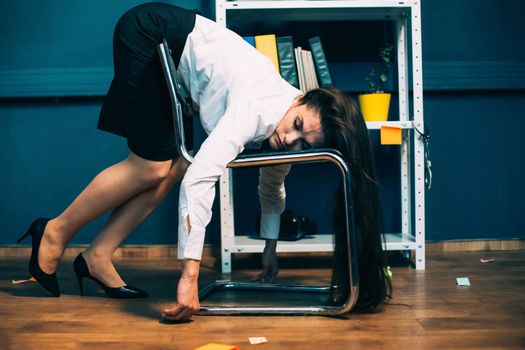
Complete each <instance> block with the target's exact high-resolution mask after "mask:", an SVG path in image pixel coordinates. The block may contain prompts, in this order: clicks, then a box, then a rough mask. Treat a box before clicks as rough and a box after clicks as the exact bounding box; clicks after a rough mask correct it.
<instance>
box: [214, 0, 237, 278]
mask: <svg viewBox="0 0 525 350" xmlns="http://www.w3.org/2000/svg"><path fill="white" fill-rule="evenodd" d="M215 17H216V18H215V21H216V22H217V23H218V24H221V25H223V26H224V27H226V8H225V7H224V0H216V1H215ZM232 187H233V184H232V170H231V169H229V168H228V169H226V171H225V172H224V174H223V175H221V178H220V180H219V196H220V201H219V202H220V210H221V214H220V220H221V268H222V273H231V272H232V263H231V260H232V249H233V246H234V244H235V224H234V218H233V192H232Z"/></svg>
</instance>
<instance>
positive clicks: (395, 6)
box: [222, 0, 413, 21]
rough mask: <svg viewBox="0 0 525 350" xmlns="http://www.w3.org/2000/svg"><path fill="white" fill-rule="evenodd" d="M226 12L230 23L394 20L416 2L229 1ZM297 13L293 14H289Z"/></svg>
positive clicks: (379, 0)
mask: <svg viewBox="0 0 525 350" xmlns="http://www.w3.org/2000/svg"><path fill="white" fill-rule="evenodd" d="M222 6H223V9H224V10H226V11H228V10H235V11H229V12H228V20H255V21H257V20H260V19H261V18H271V19H272V20H286V21H311V20H330V21H337V20H341V21H347V20H363V19H364V18H366V20H392V19H395V18H401V17H404V16H406V15H407V11H408V9H409V8H410V7H411V6H413V2H412V1H392V0H350V1H348V0H347V1H341V0H332V1H300V0H297V1H263V0H261V1H227V2H225V3H224V4H223V5H222ZM341 9H345V10H346V9H352V11H341ZM286 10H293V11H286Z"/></svg>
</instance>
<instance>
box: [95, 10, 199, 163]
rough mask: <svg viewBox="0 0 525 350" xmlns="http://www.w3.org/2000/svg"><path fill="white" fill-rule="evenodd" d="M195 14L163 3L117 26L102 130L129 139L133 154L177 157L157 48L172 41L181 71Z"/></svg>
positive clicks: (189, 122)
mask: <svg viewBox="0 0 525 350" xmlns="http://www.w3.org/2000/svg"><path fill="white" fill-rule="evenodd" d="M195 16H196V12H195V11H190V10H186V9H182V8H180V7H176V6H173V5H169V4H163V3H147V4H143V5H139V6H137V7H134V8H132V9H131V10H129V11H128V12H126V13H125V14H124V15H123V16H122V17H121V18H120V20H119V21H118V23H117V25H116V28H115V32H114V36H113V62H114V69H115V76H114V78H113V81H112V82H111V86H110V87H109V91H108V93H107V95H106V97H105V98H104V102H103V104H102V109H101V111H100V117H99V120H98V126H97V127H98V128H99V129H100V130H104V131H108V132H110V133H113V134H116V135H120V136H123V137H125V138H126V139H127V142H128V147H129V149H130V150H131V151H132V152H133V153H135V154H136V155H138V156H139V157H141V158H144V159H148V160H153V161H165V160H169V159H174V158H176V156H177V155H178V151H177V148H176V144H175V139H174V134H173V118H172V114H171V103H170V99H169V95H168V87H167V85H166V81H165V78H164V73H163V72H162V67H161V64H160V58H159V55H158V53H157V45H158V44H159V43H161V42H162V40H163V39H166V40H167V41H168V45H169V47H170V49H171V52H172V57H173V60H174V62H175V64H176V65H177V66H178V64H179V61H180V57H181V55H182V51H183V49H184V45H185V43H186V38H187V37H188V35H189V33H190V32H191V31H192V30H193V27H194V26H195ZM192 124H193V123H192V120H191V117H188V118H186V120H185V122H184V126H185V135H186V139H187V141H188V142H187V144H186V147H187V148H188V149H192V148H193V147H192V146H193V145H192V143H193V142H192V135H193V130H192Z"/></svg>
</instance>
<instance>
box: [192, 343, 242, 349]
mask: <svg viewBox="0 0 525 350" xmlns="http://www.w3.org/2000/svg"><path fill="white" fill-rule="evenodd" d="M195 350H238V349H237V347H236V346H234V345H225V344H217V343H209V344H206V345H203V346H199V347H198V348H196V349H195Z"/></svg>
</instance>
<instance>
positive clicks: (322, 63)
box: [308, 36, 334, 87]
mask: <svg viewBox="0 0 525 350" xmlns="http://www.w3.org/2000/svg"><path fill="white" fill-rule="evenodd" d="M308 41H309V42H310V48H311V49H312V56H313V58H314V63H315V70H316V72H317V78H318V79H319V86H321V87H332V86H334V83H333V81H332V76H331V75H330V70H329V69H328V63H327V62H326V56H325V54H324V50H323V45H322V44H321V38H320V37H318V36H316V37H313V38H310V39H308Z"/></svg>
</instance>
